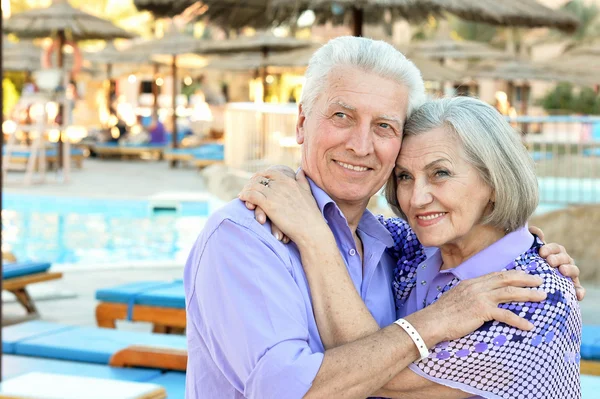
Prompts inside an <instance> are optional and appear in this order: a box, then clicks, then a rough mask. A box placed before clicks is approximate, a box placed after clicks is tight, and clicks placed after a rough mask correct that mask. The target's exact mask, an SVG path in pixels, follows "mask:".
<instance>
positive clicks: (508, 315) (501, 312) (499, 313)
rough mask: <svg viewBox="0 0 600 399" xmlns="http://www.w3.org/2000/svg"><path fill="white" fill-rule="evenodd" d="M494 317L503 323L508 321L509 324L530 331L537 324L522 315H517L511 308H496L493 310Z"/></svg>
mask: <svg viewBox="0 0 600 399" xmlns="http://www.w3.org/2000/svg"><path fill="white" fill-rule="evenodd" d="M492 317H493V318H494V320H498V321H499V322H501V323H506V324H508V325H509V326H512V327H515V328H518V329H519V330H524V331H530V330H533V329H534V328H535V326H534V325H533V324H532V323H531V322H530V321H527V320H525V319H524V318H522V317H519V316H517V315H516V314H514V313H513V312H511V311H510V310H506V309H500V308H498V309H495V310H494V311H493V312H492Z"/></svg>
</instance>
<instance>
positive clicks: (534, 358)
mask: <svg viewBox="0 0 600 399" xmlns="http://www.w3.org/2000/svg"><path fill="white" fill-rule="evenodd" d="M380 222H381V223H382V224H383V225H384V226H386V227H387V229H388V230H389V231H390V232H391V234H392V236H393V238H394V243H395V245H394V247H393V248H391V249H390V250H391V251H392V253H393V255H394V256H395V257H396V258H397V259H398V262H397V265H396V268H395V270H394V281H393V283H392V285H393V290H394V295H395V300H396V307H397V313H398V314H397V316H398V317H399V318H400V317H404V316H406V315H408V314H410V313H413V312H416V311H418V310H420V309H422V308H423V307H425V306H427V305H430V304H431V303H433V302H435V301H436V300H437V299H439V298H440V296H441V295H442V294H443V293H444V292H446V291H448V290H450V289H452V288H453V287H455V286H456V285H458V284H459V283H460V281H461V280H463V279H467V278H475V277H478V276H481V275H484V274H487V273H490V272H494V271H501V270H511V269H515V270H523V271H526V272H527V273H529V274H535V275H538V276H540V277H542V278H543V280H544V282H543V284H542V286H541V287H540V289H543V290H544V291H546V292H547V293H548V297H547V298H546V300H544V301H543V302H540V303H535V302H519V303H507V304H503V305H500V307H501V308H504V309H509V310H511V311H512V312H514V313H515V314H517V315H519V316H520V317H524V318H525V319H527V320H529V321H530V322H532V323H533V324H534V326H535V329H534V330H533V331H521V330H518V329H516V328H512V327H509V326H508V325H506V324H504V323H499V322H497V321H494V322H488V323H485V324H484V325H483V326H482V327H481V328H479V329H478V330H477V331H475V332H473V333H471V334H469V335H467V336H466V337H463V338H461V339H459V340H455V341H450V342H442V343H440V344H438V345H437V346H435V347H434V348H432V349H431V350H430V355H429V357H428V358H426V359H424V360H421V361H418V362H415V363H414V364H412V365H411V366H410V368H411V370H412V371H414V372H415V373H417V374H419V375H420V376H422V377H424V378H427V379H429V380H431V381H435V382H436V383H439V384H442V385H446V386H449V387H452V388H456V389H460V390H462V391H464V392H467V393H470V394H473V395H476V396H475V397H482V398H493V399H499V398H502V399H505V398H511V399H512V398H519V399H521V398H522V399H525V398H526V399H531V398H539V399H571V398H580V397H581V392H580V391H581V390H580V383H579V360H580V353H579V350H580V349H579V348H580V344H581V313H580V310H579V305H578V302H577V299H576V296H575V290H574V287H573V284H572V283H571V280H570V279H568V278H565V277H564V276H562V275H561V274H560V272H558V271H557V270H556V269H553V268H551V267H550V266H549V265H548V264H547V263H546V261H545V260H544V259H543V258H541V257H540V256H539V254H538V250H539V248H540V246H541V245H542V242H541V241H540V240H539V239H538V238H537V237H534V236H532V235H531V234H530V233H529V232H528V231H527V229H526V228H523V229H520V230H517V231H515V232H513V233H510V234H507V235H506V236H505V237H504V238H502V239H501V240H499V241H497V242H496V243H494V244H492V245H491V246H489V247H488V248H486V249H484V250H483V251H481V252H479V253H478V254H476V255H475V256H473V257H472V258H470V259H468V260H467V261H465V262H464V263H463V264H461V265H459V266H458V267H456V268H454V269H449V270H440V267H441V256H440V253H439V250H437V249H436V248H424V247H423V246H422V245H421V244H420V243H419V241H418V240H417V237H416V235H415V233H414V232H413V231H412V230H411V229H410V227H409V226H408V224H407V223H406V222H405V221H403V220H401V219H397V218H392V219H383V218H381V219H380Z"/></svg>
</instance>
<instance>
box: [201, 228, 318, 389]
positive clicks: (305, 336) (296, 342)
mask: <svg viewBox="0 0 600 399" xmlns="http://www.w3.org/2000/svg"><path fill="white" fill-rule="evenodd" d="M260 233H262V231H260V232H257V231H252V230H250V229H249V228H247V227H245V226H242V225H240V224H237V223H235V222H233V221H231V220H225V221H223V222H222V223H221V225H220V226H219V227H218V228H217V229H216V230H215V231H214V232H213V234H212V235H211V236H210V238H208V239H207V241H206V245H205V246H204V248H199V249H197V250H198V251H200V252H199V254H198V256H196V257H195V259H196V260H195V261H196V262H198V266H197V270H198V271H197V273H196V276H195V278H194V290H195V295H193V297H192V300H193V301H197V305H198V308H199V311H200V314H201V323H198V324H200V325H199V329H200V332H201V334H202V336H203V339H204V340H205V342H206V345H207V347H208V349H209V351H210V353H211V356H212V358H213V359H214V361H215V362H216V363H217V366H218V367H219V368H220V369H221V371H222V372H223V374H224V376H225V377H226V378H227V379H228V380H229V381H230V383H231V384H232V385H233V386H234V387H235V388H236V389H238V390H239V391H240V392H242V393H243V395H244V396H245V397H247V398H261V399H263V398H266V399H268V398H290V399H294V398H302V397H303V396H304V395H305V393H306V392H307V391H308V390H309V389H310V387H311V385H312V381H313V380H314V378H315V376H316V374H317V372H318V371H319V368H320V366H321V363H322V361H323V356H324V355H323V354H322V353H313V352H312V350H311V349H310V347H309V345H308V340H309V333H308V331H309V328H308V317H309V316H308V314H309V312H308V311H307V308H306V304H305V303H304V299H303V296H302V293H301V292H300V289H299V287H298V286H297V284H296V282H295V280H294V278H293V276H292V272H291V269H289V268H288V267H290V268H291V266H288V265H289V264H290V261H289V259H287V263H286V261H284V259H283V258H284V256H281V255H278V253H277V252H276V250H275V249H274V247H273V246H274V245H278V244H279V243H275V242H273V243H269V241H270V240H269V239H268V237H267V234H266V232H265V234H264V235H262V234H260ZM281 245H283V244H281ZM282 253H283V251H282ZM288 256H289V255H288Z"/></svg>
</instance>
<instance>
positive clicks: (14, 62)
mask: <svg viewBox="0 0 600 399" xmlns="http://www.w3.org/2000/svg"><path fill="white" fill-rule="evenodd" d="M41 55H42V49H41V48H40V47H38V46H36V45H34V44H33V42H32V41H31V40H22V41H20V42H18V43H14V42H11V41H9V40H8V38H7V37H6V36H4V37H3V38H2V62H3V66H4V70H5V71H27V72H31V71H35V70H36V69H40V68H41V63H40V57H41Z"/></svg>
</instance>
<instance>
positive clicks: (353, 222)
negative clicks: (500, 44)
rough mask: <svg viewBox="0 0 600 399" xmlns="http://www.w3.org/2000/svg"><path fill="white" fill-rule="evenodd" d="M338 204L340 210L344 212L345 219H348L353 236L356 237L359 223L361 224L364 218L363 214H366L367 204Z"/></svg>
mask: <svg viewBox="0 0 600 399" xmlns="http://www.w3.org/2000/svg"><path fill="white" fill-rule="evenodd" d="M336 204H337V206H338V208H340V211H341V212H342V214H343V215H344V217H345V218H346V221H347V222H348V226H349V227H350V231H351V232H352V235H353V236H355V235H356V229H358V223H360V219H361V218H362V216H363V214H364V213H365V210H366V209H367V204H366V203H365V204H362V205H361V204H346V203H341V202H337V201H336Z"/></svg>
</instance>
